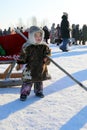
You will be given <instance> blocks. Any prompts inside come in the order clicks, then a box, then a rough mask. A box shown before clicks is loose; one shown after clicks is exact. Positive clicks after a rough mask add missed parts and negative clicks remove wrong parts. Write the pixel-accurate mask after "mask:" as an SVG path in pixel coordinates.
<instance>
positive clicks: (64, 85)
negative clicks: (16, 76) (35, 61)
mask: <svg viewBox="0 0 87 130" xmlns="http://www.w3.org/2000/svg"><path fill="white" fill-rule="evenodd" d="M50 47H51V49H52V59H53V60H54V61H55V62H56V63H58V64H59V65H60V66H61V67H63V68H64V69H65V70H66V71H67V72H69V73H70V74H71V75H72V76H73V77H75V78H76V79H77V80H78V81H80V82H81V83H82V84H84V85H85V86H86V87H87V63H86V62H87V45H84V46H82V45H76V46H71V51H69V52H61V50H59V48H58V46H56V45H50ZM49 73H50V74H51V76H52V79H51V80H49V81H44V94H45V98H43V99H40V98H37V97H35V95H34V92H33V88H32V91H31V94H30V96H29V97H28V98H27V100H26V101H25V102H22V101H20V100H19V96H20V95H19V93H20V86H17V87H11V88H0V130H87V91H85V90H84V89H83V88H81V87H80V86H79V85H78V84H76V83H75V82H74V81H72V80H71V79H70V78H69V77H68V76H67V75H66V74H64V73H63V72H62V71H61V70H60V69H58V68H57V67H56V66H55V65H54V64H53V63H51V64H50V66H49Z"/></svg>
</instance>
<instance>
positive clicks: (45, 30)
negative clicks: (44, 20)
mask: <svg viewBox="0 0 87 130" xmlns="http://www.w3.org/2000/svg"><path fill="white" fill-rule="evenodd" d="M43 30H44V40H45V42H46V43H47V44H48V39H49V37H50V32H49V29H48V27H47V26H44V27H43Z"/></svg>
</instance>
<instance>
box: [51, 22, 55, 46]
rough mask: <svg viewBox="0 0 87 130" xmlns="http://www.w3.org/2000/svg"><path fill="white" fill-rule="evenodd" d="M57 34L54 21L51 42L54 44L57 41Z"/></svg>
mask: <svg viewBox="0 0 87 130" xmlns="http://www.w3.org/2000/svg"><path fill="white" fill-rule="evenodd" d="M55 34H56V28H55V23H53V24H52V26H51V30H50V43H52V44H54V43H55Z"/></svg>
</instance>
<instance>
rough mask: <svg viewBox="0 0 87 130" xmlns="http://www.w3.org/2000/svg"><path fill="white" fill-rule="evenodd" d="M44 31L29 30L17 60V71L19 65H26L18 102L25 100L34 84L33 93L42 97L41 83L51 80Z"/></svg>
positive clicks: (48, 49)
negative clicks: (27, 38) (27, 37)
mask: <svg viewBox="0 0 87 130" xmlns="http://www.w3.org/2000/svg"><path fill="white" fill-rule="evenodd" d="M43 39H44V31H43V30H42V29H40V28H39V27H37V26H31V27H30V29H29V40H28V41H27V42H26V43H25V44H24V45H23V47H22V51H21V53H20V58H19V59H18V61H17V63H18V65H17V66H16V69H17V70H19V69H20V66H21V64H26V66H25V68H24V70H23V76H22V81H23V84H22V87H21V93H20V100H22V101H24V100H26V98H27V96H28V95H29V94H30V91H31V88H32V86H33V83H34V92H35V95H36V96H38V97H41V98H42V97H44V94H43V81H44V80H48V79H51V76H50V75H49V74H48V69H47V65H49V64H50V60H49V59H48V58H47V55H48V56H49V55H50V53H51V52H50V48H49V46H48V45H47V44H46V42H44V41H43Z"/></svg>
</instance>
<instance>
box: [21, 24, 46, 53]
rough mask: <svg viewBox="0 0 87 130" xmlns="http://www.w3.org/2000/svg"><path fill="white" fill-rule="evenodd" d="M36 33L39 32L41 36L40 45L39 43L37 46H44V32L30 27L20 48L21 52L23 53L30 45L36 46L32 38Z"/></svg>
mask: <svg viewBox="0 0 87 130" xmlns="http://www.w3.org/2000/svg"><path fill="white" fill-rule="evenodd" d="M36 32H40V33H41V34H42V40H41V43H39V44H46V43H45V42H44V31H43V30H42V29H41V28H39V27H37V26H31V27H30V28H29V30H28V40H27V42H26V43H25V44H24V45H23V46H22V49H23V51H25V49H26V47H28V46H29V45H31V44H33V45H37V44H36V41H35V38H34V35H35V33H36Z"/></svg>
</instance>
